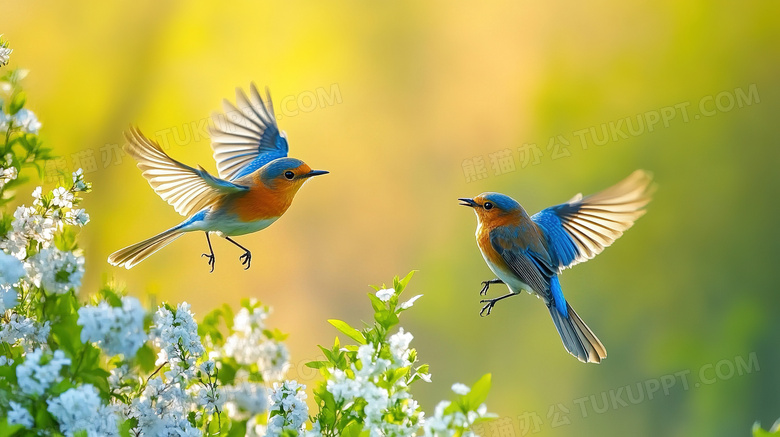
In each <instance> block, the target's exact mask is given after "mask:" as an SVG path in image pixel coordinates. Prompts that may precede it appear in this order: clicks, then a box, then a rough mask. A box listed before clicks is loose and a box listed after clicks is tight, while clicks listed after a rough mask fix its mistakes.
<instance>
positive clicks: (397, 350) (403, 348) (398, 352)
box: [388, 328, 414, 367]
mask: <svg viewBox="0 0 780 437" xmlns="http://www.w3.org/2000/svg"><path fill="white" fill-rule="evenodd" d="M413 338H414V336H413V335H412V333H411V332H404V328H400V329H399V330H398V332H397V333H395V334H393V335H391V336H390V338H389V339H388V343H389V344H390V353H391V354H392V355H393V360H394V361H396V362H397V363H400V366H401V367H405V366H408V365H409V364H411V363H409V343H411V342H412V339H413Z"/></svg>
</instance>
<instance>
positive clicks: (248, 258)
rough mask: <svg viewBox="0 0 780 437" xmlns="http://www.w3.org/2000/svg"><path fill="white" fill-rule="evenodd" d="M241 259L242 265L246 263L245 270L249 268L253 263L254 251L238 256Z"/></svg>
mask: <svg viewBox="0 0 780 437" xmlns="http://www.w3.org/2000/svg"><path fill="white" fill-rule="evenodd" d="M238 259H239V261H241V265H245V266H246V267H244V270H249V265H250V264H251V263H252V252H250V251H248V250H247V251H246V252H244V254H243V255H241V256H240V257H238Z"/></svg>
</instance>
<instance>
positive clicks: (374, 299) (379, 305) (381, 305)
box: [368, 293, 387, 312]
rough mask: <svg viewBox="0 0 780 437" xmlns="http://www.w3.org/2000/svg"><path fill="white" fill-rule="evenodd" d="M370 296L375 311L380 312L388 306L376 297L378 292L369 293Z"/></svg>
mask: <svg viewBox="0 0 780 437" xmlns="http://www.w3.org/2000/svg"><path fill="white" fill-rule="evenodd" d="M368 298H369V299H370V300H371V306H372V307H373V308H374V312H379V311H382V310H384V309H386V308H387V306H386V305H385V303H384V302H382V301H381V300H380V299H379V298H378V297H376V294H374V293H368Z"/></svg>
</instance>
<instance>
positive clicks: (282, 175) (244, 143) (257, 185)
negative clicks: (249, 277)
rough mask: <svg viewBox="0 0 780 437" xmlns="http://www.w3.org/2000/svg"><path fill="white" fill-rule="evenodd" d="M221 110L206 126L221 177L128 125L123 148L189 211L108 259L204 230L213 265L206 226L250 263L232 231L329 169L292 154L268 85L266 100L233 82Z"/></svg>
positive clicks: (254, 227)
mask: <svg viewBox="0 0 780 437" xmlns="http://www.w3.org/2000/svg"><path fill="white" fill-rule="evenodd" d="M223 110H224V113H223V114H219V113H216V114H214V119H215V123H214V124H213V125H210V127H209V134H210V138H211V148H212V149H213V152H214V153H213V155H214V160H215V161H216V163H217V173H218V177H216V176H213V175H211V174H210V173H209V172H207V171H206V170H205V169H204V168H203V167H201V166H198V168H193V167H190V166H188V165H186V164H183V163H181V162H179V161H177V160H175V159H173V158H171V157H170V156H168V154H167V153H165V151H163V149H162V148H161V147H160V145H159V144H158V143H157V142H155V141H152V140H150V139H149V138H147V137H145V136H144V135H143V133H141V131H140V130H139V129H138V128H137V127H133V126H131V127H130V128H129V129H128V130H127V131H126V132H125V138H126V139H127V144H126V145H125V146H124V150H125V151H126V152H127V153H128V154H129V155H130V156H132V157H133V158H135V160H136V161H138V162H137V166H138V168H139V169H141V171H142V172H143V176H144V178H146V180H147V181H148V182H149V185H151V187H152V188H153V189H154V191H155V192H156V193H157V194H158V195H159V196H160V197H161V198H162V199H163V200H165V201H166V202H168V203H169V204H170V205H171V206H173V208H174V209H175V210H176V212H178V213H179V214H181V215H183V216H185V217H187V218H186V219H185V220H184V221H182V222H181V223H179V224H178V225H176V226H174V227H172V228H170V229H168V230H166V231H163V232H161V233H159V234H157V235H155V236H153V237H151V238H148V239H146V240H143V241H141V242H139V243H136V244H133V245H131V246H128V247H125V248H124V249H120V250H118V251H116V252H114V253H112V254H111V255H110V256H109V257H108V262H109V263H110V264H111V265H114V266H123V267H125V268H127V269H130V268H132V267H134V266H135V265H137V264H138V263H140V262H141V261H143V260H144V259H146V258H147V257H148V256H150V255H151V254H153V253H155V252H157V251H158V250H160V249H162V248H163V247H165V246H167V245H168V244H170V243H171V242H173V241H174V240H176V239H177V238H179V237H181V236H182V235H184V234H185V233H187V232H196V231H202V232H205V234H206V242H207V243H208V247H209V253H204V254H203V255H202V257H205V258H206V259H207V261H208V265H209V266H210V267H211V270H210V272H213V271H214V266H215V265H216V258H215V256H214V249H213V248H212V246H211V239H210V238H209V234H216V235H218V236H220V237H223V238H225V239H226V240H227V241H229V242H231V243H233V244H235V245H236V246H238V247H239V248H240V249H242V250H243V251H244V253H243V254H242V255H241V256H240V257H239V261H241V265H243V266H245V268H244V270H247V269H249V267H250V265H251V261H252V253H251V252H250V250H249V249H247V248H246V247H244V246H242V245H241V244H239V243H238V242H236V241H235V240H234V239H232V238H231V237H234V236H238V235H245V234H249V233H253V232H257V231H260V230H262V229H265V228H267V227H268V226H270V225H271V224H272V223H274V222H275V221H276V220H278V219H279V218H280V217H281V216H282V215H283V214H284V213H285V212H286V211H287V209H288V208H289V207H290V204H291V203H292V201H293V198H294V197H295V195H296V193H297V192H298V190H299V189H300V188H301V186H303V184H304V183H305V182H306V181H308V180H309V179H310V178H311V177H313V176H318V175H324V174H327V173H328V171H325V170H313V169H312V168H311V167H309V166H308V165H307V164H306V163H305V162H303V161H301V160H300V159H296V158H290V157H288V156H287V153H288V144H287V135H286V133H285V132H284V131H280V130H279V127H278V126H277V123H276V116H275V115H274V110H273V103H272V101H271V94H270V92H269V90H268V88H266V100H265V101H263V99H262V97H261V96H260V93H259V92H258V91H257V87H256V86H255V84H254V83H252V84H250V87H249V96H247V94H246V93H245V92H244V91H243V90H242V89H241V88H236V105H233V104H232V103H231V102H230V101H229V100H227V99H225V100H224V101H223Z"/></svg>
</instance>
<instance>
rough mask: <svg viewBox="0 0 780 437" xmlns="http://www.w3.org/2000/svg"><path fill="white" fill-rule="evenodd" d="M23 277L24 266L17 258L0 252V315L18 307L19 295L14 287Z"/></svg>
mask: <svg viewBox="0 0 780 437" xmlns="http://www.w3.org/2000/svg"><path fill="white" fill-rule="evenodd" d="M22 276H24V265H23V264H22V262H21V261H19V259H18V258H16V257H14V256H11V255H8V254H7V253H4V252H0V313H3V312H5V310H7V309H9V308H13V307H15V306H16V305H18V303H19V302H18V300H19V293H17V292H16V290H15V289H14V287H15V286H16V284H17V283H18V282H19V279H20V278H21V277H22Z"/></svg>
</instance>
